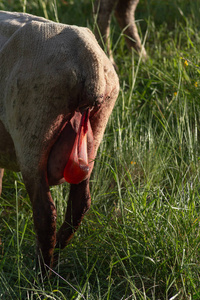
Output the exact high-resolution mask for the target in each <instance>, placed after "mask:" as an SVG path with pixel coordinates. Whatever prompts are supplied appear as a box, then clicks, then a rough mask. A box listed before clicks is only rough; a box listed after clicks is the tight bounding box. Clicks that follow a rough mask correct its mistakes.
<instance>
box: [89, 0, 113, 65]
mask: <svg viewBox="0 0 200 300" xmlns="http://www.w3.org/2000/svg"><path fill="white" fill-rule="evenodd" d="M116 2H117V1H116V0H110V1H108V0H96V1H95V5H94V14H95V15H96V18H97V19H96V21H97V25H96V27H95V36H96V38H97V40H98V42H99V44H100V45H101V47H102V48H103V49H104V50H106V52H107V54H108V56H109V57H110V60H111V61H112V63H114V60H113V57H112V51H111V46H110V20H111V14H112V11H113V9H114V7H115V4H116Z"/></svg>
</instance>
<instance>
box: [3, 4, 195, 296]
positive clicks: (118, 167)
mask: <svg viewBox="0 0 200 300" xmlns="http://www.w3.org/2000/svg"><path fill="white" fill-rule="evenodd" d="M0 8H1V9H7V10H12V11H14V10H18V11H26V12H30V13H34V14H38V15H41V16H45V17H48V18H50V19H53V20H55V21H56V20H59V21H60V22H65V23H69V24H78V25H82V26H88V27H90V28H91V29H92V28H93V19H92V13H91V11H92V1H91V0H87V1H86V0H85V1H83V0H82V1H80V0H79V1H78V0H71V1H67V4H65V2H64V1H63V2H61V1H57V2H56V1H53V0H49V1H47V0H46V1H44V0H38V1H36V0H33V1H29V0H26V1H12V0H10V1H1V2H0ZM163 12H165V14H164V13H163ZM198 13H199V6H198V1H180V0H177V1H172V0H170V1H156V0H153V1H145V0H143V1H142V0H141V1H140V5H139V7H138V12H137V17H138V19H140V22H139V23H138V26H139V29H140V31H141V35H143V36H145V33H147V39H146V45H145V46H146V49H147V52H148V54H149V60H148V61H147V62H146V63H145V64H144V63H141V60H140V59H139V58H138V57H137V55H135V53H131V54H130V53H128V51H127V49H126V45H125V42H124V39H123V37H121V38H120V39H119V34H120V31H119V28H118V26H117V24H116V22H115V20H112V24H111V36H112V46H113V49H115V51H114V58H115V61H116V63H117V66H118V74H119V78H120V85H121V89H120V95H119V98H118V101H117V103H116V106H115V108H114V111H113V114H112V116H111V118H110V120H109V124H108V126H107V129H106V133H105V136H104V139H103V141H102V143H101V146H100V149H99V152H98V156H97V158H96V163H95V168H94V171H93V175H92V178H91V193H92V207H91V209H90V211H89V213H88V215H87V216H86V217H85V219H84V221H83V223H82V225H81V227H80V229H79V230H78V232H77V233H76V235H75V237H74V239H73V240H72V242H71V243H70V245H69V246H68V247H67V248H66V249H65V250H63V251H62V252H61V254H60V262H59V265H58V268H57V269H55V270H54V271H55V273H53V276H52V277H51V278H50V279H49V280H47V281H46V282H44V281H43V279H41V278H38V273H37V271H36V269H35V233H34V231H33V222H32V211H31V207H30V203H29V199H28V196H27V194H26V191H25V187H24V185H23V182H22V179H21V175H20V174H16V173H12V172H6V174H5V178H4V186H3V193H2V197H1V201H0V228H1V233H0V238H1V243H0V298H1V299H6V300H7V299H90V300H92V299H106V300H108V299H124V300H125V299H155V300H158V299H171V300H172V299H200V284H199V282H200V277H199V274H200V264H199V260H200V254H199V243H200V238H199V228H200V227H199V225H200V220H199V210H200V206H199V203H200V184H199V171H200V146H199V145H200V143H199V130H200V127H199V124H200V123H199V121H200V104H199V91H200V80H199V73H200V54H199V45H200V38H199V31H198V30H199V28H200V22H199V17H198ZM161 16H162V18H161ZM141 19H143V20H142V21H141ZM51 192H52V196H53V198H54V200H55V203H56V206H57V209H58V216H59V219H58V223H59V224H61V223H62V218H63V216H64V211H65V206H66V202H67V195H68V186H67V185H62V186H59V187H52V190H51Z"/></svg>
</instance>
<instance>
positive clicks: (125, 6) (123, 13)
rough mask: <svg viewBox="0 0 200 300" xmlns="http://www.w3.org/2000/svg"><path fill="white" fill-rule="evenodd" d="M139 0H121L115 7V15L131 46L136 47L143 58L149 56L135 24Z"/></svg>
mask: <svg viewBox="0 0 200 300" xmlns="http://www.w3.org/2000/svg"><path fill="white" fill-rule="evenodd" d="M138 3H139V0H119V1H118V3H117V6H116V8H115V16H116V19H117V21H118V23H119V25H120V27H121V30H122V31H123V32H124V34H125V38H126V42H127V45H128V47H129V48H134V49H135V50H136V51H137V52H138V53H139V54H140V53H141V55H142V57H143V59H144V60H145V59H146V58H147V54H146V51H145V49H144V47H143V46H142V44H141V40H140V37H139V34H138V30H137V26H136V24H135V10H136V7H137V5H138Z"/></svg>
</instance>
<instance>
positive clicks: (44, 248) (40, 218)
mask: <svg viewBox="0 0 200 300" xmlns="http://www.w3.org/2000/svg"><path fill="white" fill-rule="evenodd" d="M22 175H23V179H24V182H25V186H26V189H27V192H28V194H29V197H30V200H31V204H32V208H33V219H34V227H35V231H36V235H37V246H38V254H39V260H40V264H41V267H42V272H43V273H44V274H45V266H44V264H46V265H47V266H51V265H52V262H53V251H54V247H55V244H56V217H57V215H56V208H55V205H54V202H53V199H52V197H51V194H50V191H49V185H48V182H47V180H46V176H45V174H40V175H39V174H37V176H36V175H35V176H34V177H32V178H31V177H30V174H29V176H27V174H25V173H23V172H22Z"/></svg>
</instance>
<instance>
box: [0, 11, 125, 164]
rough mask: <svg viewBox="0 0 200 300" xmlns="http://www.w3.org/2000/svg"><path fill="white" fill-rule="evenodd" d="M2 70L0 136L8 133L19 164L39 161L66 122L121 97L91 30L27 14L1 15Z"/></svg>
mask: <svg viewBox="0 0 200 300" xmlns="http://www.w3.org/2000/svg"><path fill="white" fill-rule="evenodd" d="M0 65H1V68H0V91H1V93H0V131H1V130H2V129H1V128H4V127H5V130H6V131H7V132H8V133H9V134H10V136H11V139H12V141H13V143H14V145H15V151H16V154H17V157H18V163H19V164H20V165H24V164H26V165H27V164H28V163H29V164H31V163H32V164H33V161H37V159H36V158H38V157H39V153H43V150H44V148H45V147H46V145H47V144H48V143H49V142H48V141H50V140H51V141H53V139H54V137H53V134H54V133H55V132H56V128H58V129H59V128H60V127H61V125H62V122H63V121H62V120H63V118H66V116H70V114H71V113H73V112H74V111H75V110H76V109H78V108H80V107H85V106H90V107H92V106H93V105H95V103H98V102H100V101H102V99H105V95H110V94H111V93H112V95H114V94H113V93H115V94H117V93H118V88H119V83H118V77H117V75H116V72H115V71H114V68H113V66H112V63H111V62H110V60H109V59H108V58H107V56H106V55H105V53H104V52H103V50H102V49H101V48H100V46H99V45H98V43H97V41H96V39H95V37H94V35H93V34H92V32H91V31H90V30H89V29H87V28H83V27H77V26H70V25H65V24H60V23H56V22H52V21H49V20H46V19H44V18H41V17H36V16H32V15H29V14H24V13H11V12H5V11H0ZM115 90H116V92H115ZM113 91H114V92H113ZM112 97H115V98H116V96H112ZM108 105H109V103H108ZM101 117H104V116H103V114H102V115H101ZM1 122H2V123H1ZM1 124H3V127H1ZM52 124H53V125H52ZM3 130H4V129H3ZM57 131H58V130H57ZM97 131H99V133H98V132H97V133H96V140H101V138H102V134H103V130H101V128H99V129H97ZM0 135H1V132H0ZM3 135H4V136H5V133H3ZM3 135H2V136H3ZM36 141H37V145H35V142H36ZM45 141H46V142H45ZM40 145H41V146H40ZM48 147H49V145H48ZM40 148H41V149H40ZM26 149H27V150H26ZM28 149H32V152H31V156H29V151H28ZM0 150H1V147H0ZM22 152H23V153H22ZM5 166H6V164H4V167H5ZM10 167H11V168H12V166H10Z"/></svg>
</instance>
